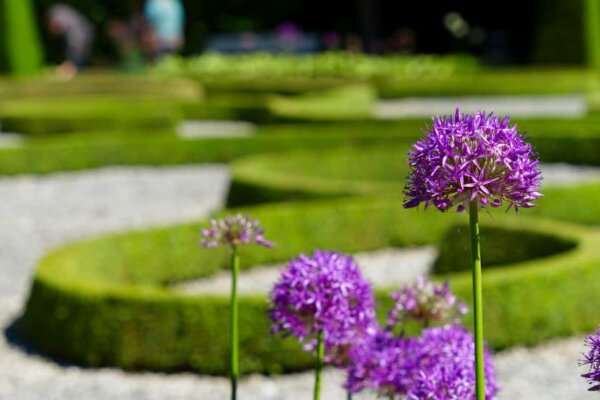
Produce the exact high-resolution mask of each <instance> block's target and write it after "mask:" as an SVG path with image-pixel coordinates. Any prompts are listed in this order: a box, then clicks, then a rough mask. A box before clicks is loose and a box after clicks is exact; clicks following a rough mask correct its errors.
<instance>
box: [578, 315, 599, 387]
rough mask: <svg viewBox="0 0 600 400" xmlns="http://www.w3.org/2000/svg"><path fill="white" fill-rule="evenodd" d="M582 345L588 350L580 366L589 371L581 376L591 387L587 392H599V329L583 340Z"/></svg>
mask: <svg viewBox="0 0 600 400" xmlns="http://www.w3.org/2000/svg"><path fill="white" fill-rule="evenodd" d="M584 344H585V345H586V346H587V347H589V350H588V352H587V353H585V354H584V355H583V357H584V359H583V360H581V361H580V364H581V365H587V366H589V371H588V372H587V373H586V374H583V375H581V376H583V377H584V378H586V379H587V380H588V382H589V384H590V385H592V386H591V387H590V388H589V389H588V390H590V391H593V392H596V391H600V327H599V328H598V329H597V330H596V332H594V333H593V334H591V335H589V336H588V337H587V338H586V339H585V343H584Z"/></svg>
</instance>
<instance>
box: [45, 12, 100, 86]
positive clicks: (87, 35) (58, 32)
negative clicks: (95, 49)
mask: <svg viewBox="0 0 600 400" xmlns="http://www.w3.org/2000/svg"><path fill="white" fill-rule="evenodd" d="M47 23H48V30H49V31H50V33H51V34H52V35H55V36H58V37H60V38H61V39H62V40H63V42H64V47H65V56H64V61H63V62H62V63H61V64H60V65H59V66H58V68H57V73H58V75H59V76H60V77H62V78H65V79H70V78H72V77H73V76H74V75H75V74H76V73H77V71H78V70H79V69H81V68H83V67H84V66H85V65H86V64H87V62H88V59H89V57H90V53H91V50H92V45H93V43H94V27H93V26H92V24H91V22H90V21H89V20H88V19H87V18H86V17H85V16H84V15H82V14H81V13H80V12H78V11H77V10H75V9H74V8H72V7H70V6H68V5H66V4H62V3H58V4H54V5H53V6H52V7H50V9H49V10H48V13H47Z"/></svg>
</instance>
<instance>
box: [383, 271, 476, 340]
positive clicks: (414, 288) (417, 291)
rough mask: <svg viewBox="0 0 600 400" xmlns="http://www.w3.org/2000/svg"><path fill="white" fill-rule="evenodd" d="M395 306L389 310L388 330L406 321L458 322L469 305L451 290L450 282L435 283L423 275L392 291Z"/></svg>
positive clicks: (428, 322)
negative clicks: (459, 299) (409, 283)
mask: <svg viewBox="0 0 600 400" xmlns="http://www.w3.org/2000/svg"><path fill="white" fill-rule="evenodd" d="M391 297H392V298H393V299H394V307H393V309H392V311H390V313H389V314H388V317H387V324H386V330H389V331H393V330H394V328H396V327H397V326H398V325H402V324H403V323H405V322H407V321H416V322H418V323H420V324H422V325H423V326H429V325H430V324H442V325H444V324H456V323H459V322H460V317H461V315H464V314H466V312H467V306H466V304H465V303H463V302H461V301H458V299H457V298H456V296H455V295H454V294H452V292H451V291H450V285H449V284H448V282H446V283H444V284H436V283H433V282H431V281H429V280H428V279H427V278H425V277H423V276H420V277H419V278H417V281H416V282H415V283H414V284H412V285H404V286H402V287H401V288H400V290H398V291H397V292H394V293H392V295H391Z"/></svg>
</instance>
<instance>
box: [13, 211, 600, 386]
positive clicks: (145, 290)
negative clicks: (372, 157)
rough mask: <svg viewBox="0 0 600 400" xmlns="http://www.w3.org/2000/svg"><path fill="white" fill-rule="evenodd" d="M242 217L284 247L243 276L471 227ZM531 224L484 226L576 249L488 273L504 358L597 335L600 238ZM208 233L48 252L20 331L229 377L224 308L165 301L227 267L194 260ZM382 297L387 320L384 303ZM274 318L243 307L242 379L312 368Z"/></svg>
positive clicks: (182, 230)
mask: <svg viewBox="0 0 600 400" xmlns="http://www.w3.org/2000/svg"><path fill="white" fill-rule="evenodd" d="M242 211H243V212H246V211H247V212H249V213H251V214H252V216H253V217H257V218H259V219H260V220H261V221H262V224H263V225H264V226H265V228H266V230H267V232H268V233H269V237H271V238H276V239H277V247H276V248H274V249H273V250H272V251H268V252H266V251H255V250H253V249H243V251H244V254H243V256H242V258H241V259H242V260H243V261H244V262H245V264H244V265H242V267H243V268H250V267H251V266H253V265H258V264H265V263H272V262H279V261H283V260H286V259H288V258H290V257H292V256H295V255H296V254H298V253H299V252H308V251H310V250H312V248H313V247H318V248H327V249H336V250H339V251H345V252H355V251H366V250H373V249H378V248H385V247H389V246H407V245H423V244H434V243H439V242H440V241H441V239H442V238H443V237H444V235H445V232H446V231H447V229H448V228H449V227H451V226H454V225H455V224H456V223H458V222H459V221H461V220H462V219H463V216H462V215H460V214H444V215H443V216H442V217H440V216H439V215H433V213H420V212H415V211H414V210H412V211H406V210H404V209H402V207H401V206H400V204H398V202H397V201H391V202H390V199H379V200H371V199H357V200H353V201H344V202H341V201H335V202H321V203H309V204H291V205H273V206H267V207H259V208H254V209H247V210H242ZM523 218H524V217H520V218H519V220H518V221H517V220H516V219H515V218H514V217H508V216H502V215H501V214H499V215H497V216H495V218H494V219H493V222H492V223H491V224H488V225H490V226H492V227H494V228H497V229H504V230H509V231H512V232H514V231H523V230H525V231H526V233H525V234H526V235H529V236H536V235H541V236H542V237H547V236H549V235H550V233H549V232H552V234H551V236H553V237H554V238H556V240H557V241H561V242H564V243H573V244H575V247H573V248H570V250H566V251H565V252H563V253H559V254H554V255H548V256H546V257H544V258H540V259H534V260H532V259H529V258H530V257H528V260H527V261H522V262H519V263H516V264H508V265H503V266H501V267H500V266H497V267H495V268H493V269H490V270H489V271H488V272H487V273H486V276H485V281H484V286H485V287H484V290H485V292H486V299H485V300H486V305H485V306H486V319H487V320H486V327H487V329H488V333H489V336H488V340H489V342H490V344H491V345H493V346H494V347H496V348H504V347H507V346H513V345H518V344H535V343H538V342H539V341H541V340H544V339H548V338H552V337H556V336H562V335H569V334H574V333H578V332H581V331H585V330H589V329H591V328H593V327H594V326H595V324H596V314H597V313H596V310H595V307H594V306H593V304H595V302H596V301H598V300H600V298H598V297H599V296H600V294H599V293H600V276H599V275H600V272H599V271H600V269H599V268H598V265H600V234H598V233H597V232H596V230H591V229H587V228H584V227H577V226H573V225H569V224H564V223H556V222H548V221H544V220H536V221H535V223H533V221H528V220H527V219H526V218H525V219H523ZM490 221H491V220H490ZM200 225H206V222H204V223H200V224H189V225H180V226H175V227H170V228H162V229H152V230H148V231H141V232H134V233H124V234H117V235H110V236H105V237H101V238H97V239H92V240H87V241H83V242H79V243H75V244H71V245H68V246H66V247H63V248H61V249H58V250H55V251H53V252H51V253H50V254H49V255H48V256H47V257H46V258H45V259H44V260H43V261H42V262H41V263H40V265H39V267H38V269H37V271H36V274H35V278H34V282H33V286H32V289H31V293H30V297H29V300H28V302H27V306H26V308H25V313H24V315H23V318H22V321H21V325H20V328H21V329H22V331H23V333H24V334H25V335H26V337H27V338H28V339H29V340H30V341H31V342H32V344H33V345H34V346H35V347H36V348H37V349H39V350H40V351H42V352H44V353H46V354H49V355H52V356H56V357H63V358H67V359H70V360H74V361H76V362H79V363H83V364H86V365H117V366H120V367H123V368H147V369H155V370H178V369H193V370H196V371H199V372H202V373H211V374H222V373H225V372H226V370H227V366H226V365H225V364H226V361H225V360H224V358H223V357H222V355H223V354H224V352H225V349H226V347H227V343H228V338H227V337H225V335H223V332H227V329H226V327H227V326H228V325H227V324H228V317H227V316H228V313H227V311H226V310H227V308H228V303H227V302H228V301H227V299H226V298H225V297H220V296H184V295H182V294H178V293H175V292H173V291H171V290H170V289H169V284H170V283H173V282H178V281H181V280H185V279H190V278H198V277H202V276H209V275H210V274H212V273H214V272H216V271H218V270H219V269H221V268H224V266H225V265H226V264H227V258H226V253H225V252H224V251H222V252H221V253H219V252H218V250H217V251H216V252H215V251H214V249H213V251H204V250H201V249H199V248H197V240H198V228H199V226H200ZM538 240H541V239H538ZM530 255H531V256H532V257H535V256H537V255H540V253H539V252H533V253H532V254H530ZM399 267H400V266H399ZM442 277H448V278H450V280H451V281H452V284H453V287H454V289H455V291H456V292H457V293H459V294H460V295H461V296H463V297H464V298H465V300H468V298H467V297H466V296H468V293H470V278H469V276H468V274H466V273H464V272H457V273H452V274H449V275H443V276H442ZM559 287H560V290H561V293H566V294H567V295H566V296H560V299H559V298H558V297H557V296H555V295H554V293H556V291H557V290H558V288H559ZM378 297H379V300H380V301H381V302H382V303H383V304H384V307H383V309H385V308H386V306H387V305H389V299H388V298H387V291H385V290H384V291H380V292H379V293H378ZM532 298H535V299H536V302H535V303H532V302H531V299H532ZM523 304H528V306H527V307H523ZM266 307H267V304H266V301H265V298H264V296H256V297H248V296H246V297H244V298H242V299H241V304H240V315H241V318H242V320H241V321H240V329H241V330H240V335H241V349H242V352H243V353H242V354H243V356H242V357H241V359H242V360H244V364H243V365H242V370H243V371H244V372H245V373H249V372H266V373H275V372H286V371H294V370H300V369H304V368H308V367H310V366H311V360H310V357H308V356H307V355H306V354H304V353H303V352H302V351H301V349H300V348H299V347H298V345H297V344H295V343H294V342H293V341H284V340H281V339H278V338H274V337H271V336H270V335H269V334H268V331H269V322H268V319H267V315H266Z"/></svg>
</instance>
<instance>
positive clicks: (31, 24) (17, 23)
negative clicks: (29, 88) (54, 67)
mask: <svg viewBox="0 0 600 400" xmlns="http://www.w3.org/2000/svg"><path fill="white" fill-rule="evenodd" d="M0 9H2V10H0V41H3V44H2V45H0V50H2V51H4V52H5V54H4V57H2V58H3V59H4V62H6V64H7V69H8V71H9V72H10V73H11V74H12V75H17V76H25V75H33V74H36V73H38V72H40V70H41V68H42V63H43V60H42V58H43V55H42V48H41V45H40V43H39V37H38V32H37V22H36V20H35V15H34V10H33V6H32V2H31V1H30V0H1V1H0Z"/></svg>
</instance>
